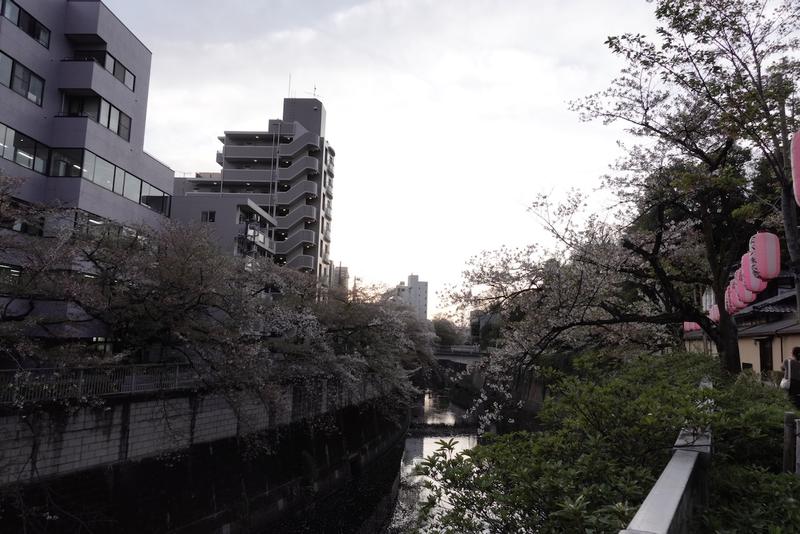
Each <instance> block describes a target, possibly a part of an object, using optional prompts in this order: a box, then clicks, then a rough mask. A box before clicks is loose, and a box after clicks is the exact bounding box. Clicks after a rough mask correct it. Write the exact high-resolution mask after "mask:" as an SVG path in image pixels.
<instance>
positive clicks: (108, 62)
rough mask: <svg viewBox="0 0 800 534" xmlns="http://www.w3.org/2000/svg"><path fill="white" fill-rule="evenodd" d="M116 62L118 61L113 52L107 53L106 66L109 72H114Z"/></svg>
mask: <svg viewBox="0 0 800 534" xmlns="http://www.w3.org/2000/svg"><path fill="white" fill-rule="evenodd" d="M115 63H116V61H114V56H112V55H111V54H106V65H105V66H106V70H107V71H108V72H114V64H115Z"/></svg>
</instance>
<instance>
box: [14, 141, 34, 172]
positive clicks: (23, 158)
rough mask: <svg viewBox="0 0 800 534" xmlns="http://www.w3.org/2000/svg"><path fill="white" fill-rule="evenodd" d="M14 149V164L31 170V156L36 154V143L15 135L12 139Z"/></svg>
mask: <svg viewBox="0 0 800 534" xmlns="http://www.w3.org/2000/svg"><path fill="white" fill-rule="evenodd" d="M14 149H15V150H14V163H16V164H17V165H22V166H23V167H26V168H28V169H32V168H33V156H34V154H36V142H35V141H34V140H33V139H31V138H30V137H28V136H27V135H22V134H21V133H17V135H16V137H14Z"/></svg>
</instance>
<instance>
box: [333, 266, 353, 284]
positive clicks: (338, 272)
mask: <svg viewBox="0 0 800 534" xmlns="http://www.w3.org/2000/svg"><path fill="white" fill-rule="evenodd" d="M331 287H334V288H338V289H345V290H346V289H347V288H349V287H350V273H349V271H348V269H347V267H342V266H341V265H340V266H339V267H334V268H333V276H332V277H331Z"/></svg>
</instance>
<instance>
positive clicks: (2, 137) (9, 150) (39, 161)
mask: <svg viewBox="0 0 800 534" xmlns="http://www.w3.org/2000/svg"><path fill="white" fill-rule="evenodd" d="M0 157H2V158H4V159H7V160H9V161H13V162H14V163H16V164H17V165H20V166H22V167H25V168H26V169H33V170H34V171H36V172H39V173H42V174H46V173H47V161H48V159H49V158H50V149H49V148H47V147H46V146H44V145H43V144H41V143H38V142H36V141H35V140H34V139H32V138H30V137H28V136H27V135H23V134H21V133H19V132H17V131H16V130H14V129H13V128H9V127H7V126H6V125H4V124H0Z"/></svg>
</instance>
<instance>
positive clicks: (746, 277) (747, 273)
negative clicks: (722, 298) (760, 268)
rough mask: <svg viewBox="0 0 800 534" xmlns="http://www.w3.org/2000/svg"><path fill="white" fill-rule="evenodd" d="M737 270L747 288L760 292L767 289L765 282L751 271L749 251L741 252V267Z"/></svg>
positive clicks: (751, 264)
mask: <svg viewBox="0 0 800 534" xmlns="http://www.w3.org/2000/svg"><path fill="white" fill-rule="evenodd" d="M739 270H740V271H741V272H742V282H743V283H744V287H746V288H747V289H748V290H750V291H752V292H753V293H761V292H762V291H764V290H765V289H767V283H766V282H765V281H764V280H762V279H761V278H759V277H757V276H756V275H755V273H754V272H753V262H752V261H751V260H750V253H749V252H745V253H744V254H742V267H741V268H740V269H739Z"/></svg>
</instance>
